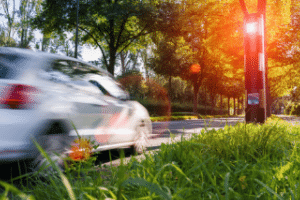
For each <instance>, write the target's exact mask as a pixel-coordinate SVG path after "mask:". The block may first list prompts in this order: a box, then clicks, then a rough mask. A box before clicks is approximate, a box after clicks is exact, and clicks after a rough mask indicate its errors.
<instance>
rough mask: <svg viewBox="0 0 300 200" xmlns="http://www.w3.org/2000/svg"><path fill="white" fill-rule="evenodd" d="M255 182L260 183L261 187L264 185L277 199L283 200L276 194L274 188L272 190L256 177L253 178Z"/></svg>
mask: <svg viewBox="0 0 300 200" xmlns="http://www.w3.org/2000/svg"><path fill="white" fill-rule="evenodd" d="M254 180H255V181H256V182H257V183H259V184H260V185H262V186H263V187H265V188H266V189H267V190H268V192H269V193H271V194H273V195H275V196H276V197H277V198H278V199H279V200H284V199H283V198H282V197H281V196H280V195H279V194H277V193H276V192H275V191H274V190H272V189H271V188H270V187H269V186H267V185H266V184H264V183H263V182H261V181H260V180H258V179H254Z"/></svg>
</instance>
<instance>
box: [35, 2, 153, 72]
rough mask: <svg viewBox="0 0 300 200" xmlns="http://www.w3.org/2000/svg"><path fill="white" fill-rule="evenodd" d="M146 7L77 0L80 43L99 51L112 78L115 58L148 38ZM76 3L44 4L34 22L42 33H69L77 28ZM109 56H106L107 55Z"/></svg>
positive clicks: (126, 3)
mask: <svg viewBox="0 0 300 200" xmlns="http://www.w3.org/2000/svg"><path fill="white" fill-rule="evenodd" d="M148 5H149V4H147V3H144V2H141V1H138V0H125V1H120V0H115V1H112V0H107V1H104V0H92V1H83V0H80V5H79V29H80V30H81V40H82V41H83V42H85V43H87V44H91V45H93V46H95V47H99V48H100V50H101V53H102V56H103V60H104V64H105V66H106V67H107V70H108V71H109V72H110V73H111V74H114V71H115V62H116V58H117V56H118V54H119V53H120V52H122V51H123V50H125V49H127V48H128V47H130V46H131V45H132V44H135V43H136V42H137V40H138V39H139V38H140V37H143V36H145V35H147V34H149V30H151V25H152V21H151V20H148V21H147V20H144V22H143V23H142V22H141V19H143V18H147V19H151V17H150V15H152V14H151V12H150V11H151V9H149V6H148ZM75 19H76V2H75V1H72V0H65V1H60V0H46V1H44V3H43V11H42V12H41V13H40V14H38V15H37V17H36V18H35V20H34V24H35V25H36V27H38V28H40V29H41V30H43V32H44V33H51V32H52V31H58V32H63V31H71V30H74V29H75V26H76V23H75V22H76V20H75ZM107 53H108V54H107Z"/></svg>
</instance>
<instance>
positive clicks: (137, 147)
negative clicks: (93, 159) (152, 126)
mask: <svg viewBox="0 0 300 200" xmlns="http://www.w3.org/2000/svg"><path fill="white" fill-rule="evenodd" d="M149 134H150V133H149V128H148V127H147V125H146V124H145V122H144V121H142V122H141V123H140V124H139V125H138V126H137V127H136V136H135V139H134V146H133V148H134V149H133V150H134V152H135V153H137V154H141V153H143V152H144V151H145V150H146V149H147V145H148V141H149V140H148V137H149Z"/></svg>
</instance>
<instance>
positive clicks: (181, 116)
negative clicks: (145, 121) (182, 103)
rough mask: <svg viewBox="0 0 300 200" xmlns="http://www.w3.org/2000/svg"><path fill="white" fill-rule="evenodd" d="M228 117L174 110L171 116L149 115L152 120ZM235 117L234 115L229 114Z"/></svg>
mask: <svg viewBox="0 0 300 200" xmlns="http://www.w3.org/2000/svg"><path fill="white" fill-rule="evenodd" d="M222 117H229V116H228V115H194V114H193V113H190V112H175V113H172V115H171V116H151V117H150V119H151V121H152V122H160V121H178V120H191V119H211V118H222ZM231 117H236V116H231Z"/></svg>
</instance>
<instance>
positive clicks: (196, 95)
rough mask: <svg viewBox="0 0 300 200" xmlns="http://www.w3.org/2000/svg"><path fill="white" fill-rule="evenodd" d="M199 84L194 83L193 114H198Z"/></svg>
mask: <svg viewBox="0 0 300 200" xmlns="http://www.w3.org/2000/svg"><path fill="white" fill-rule="evenodd" d="M199 88H200V86H199V85H197V84H195V83H194V100H193V102H194V108H193V112H194V114H198V91H199Z"/></svg>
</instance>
